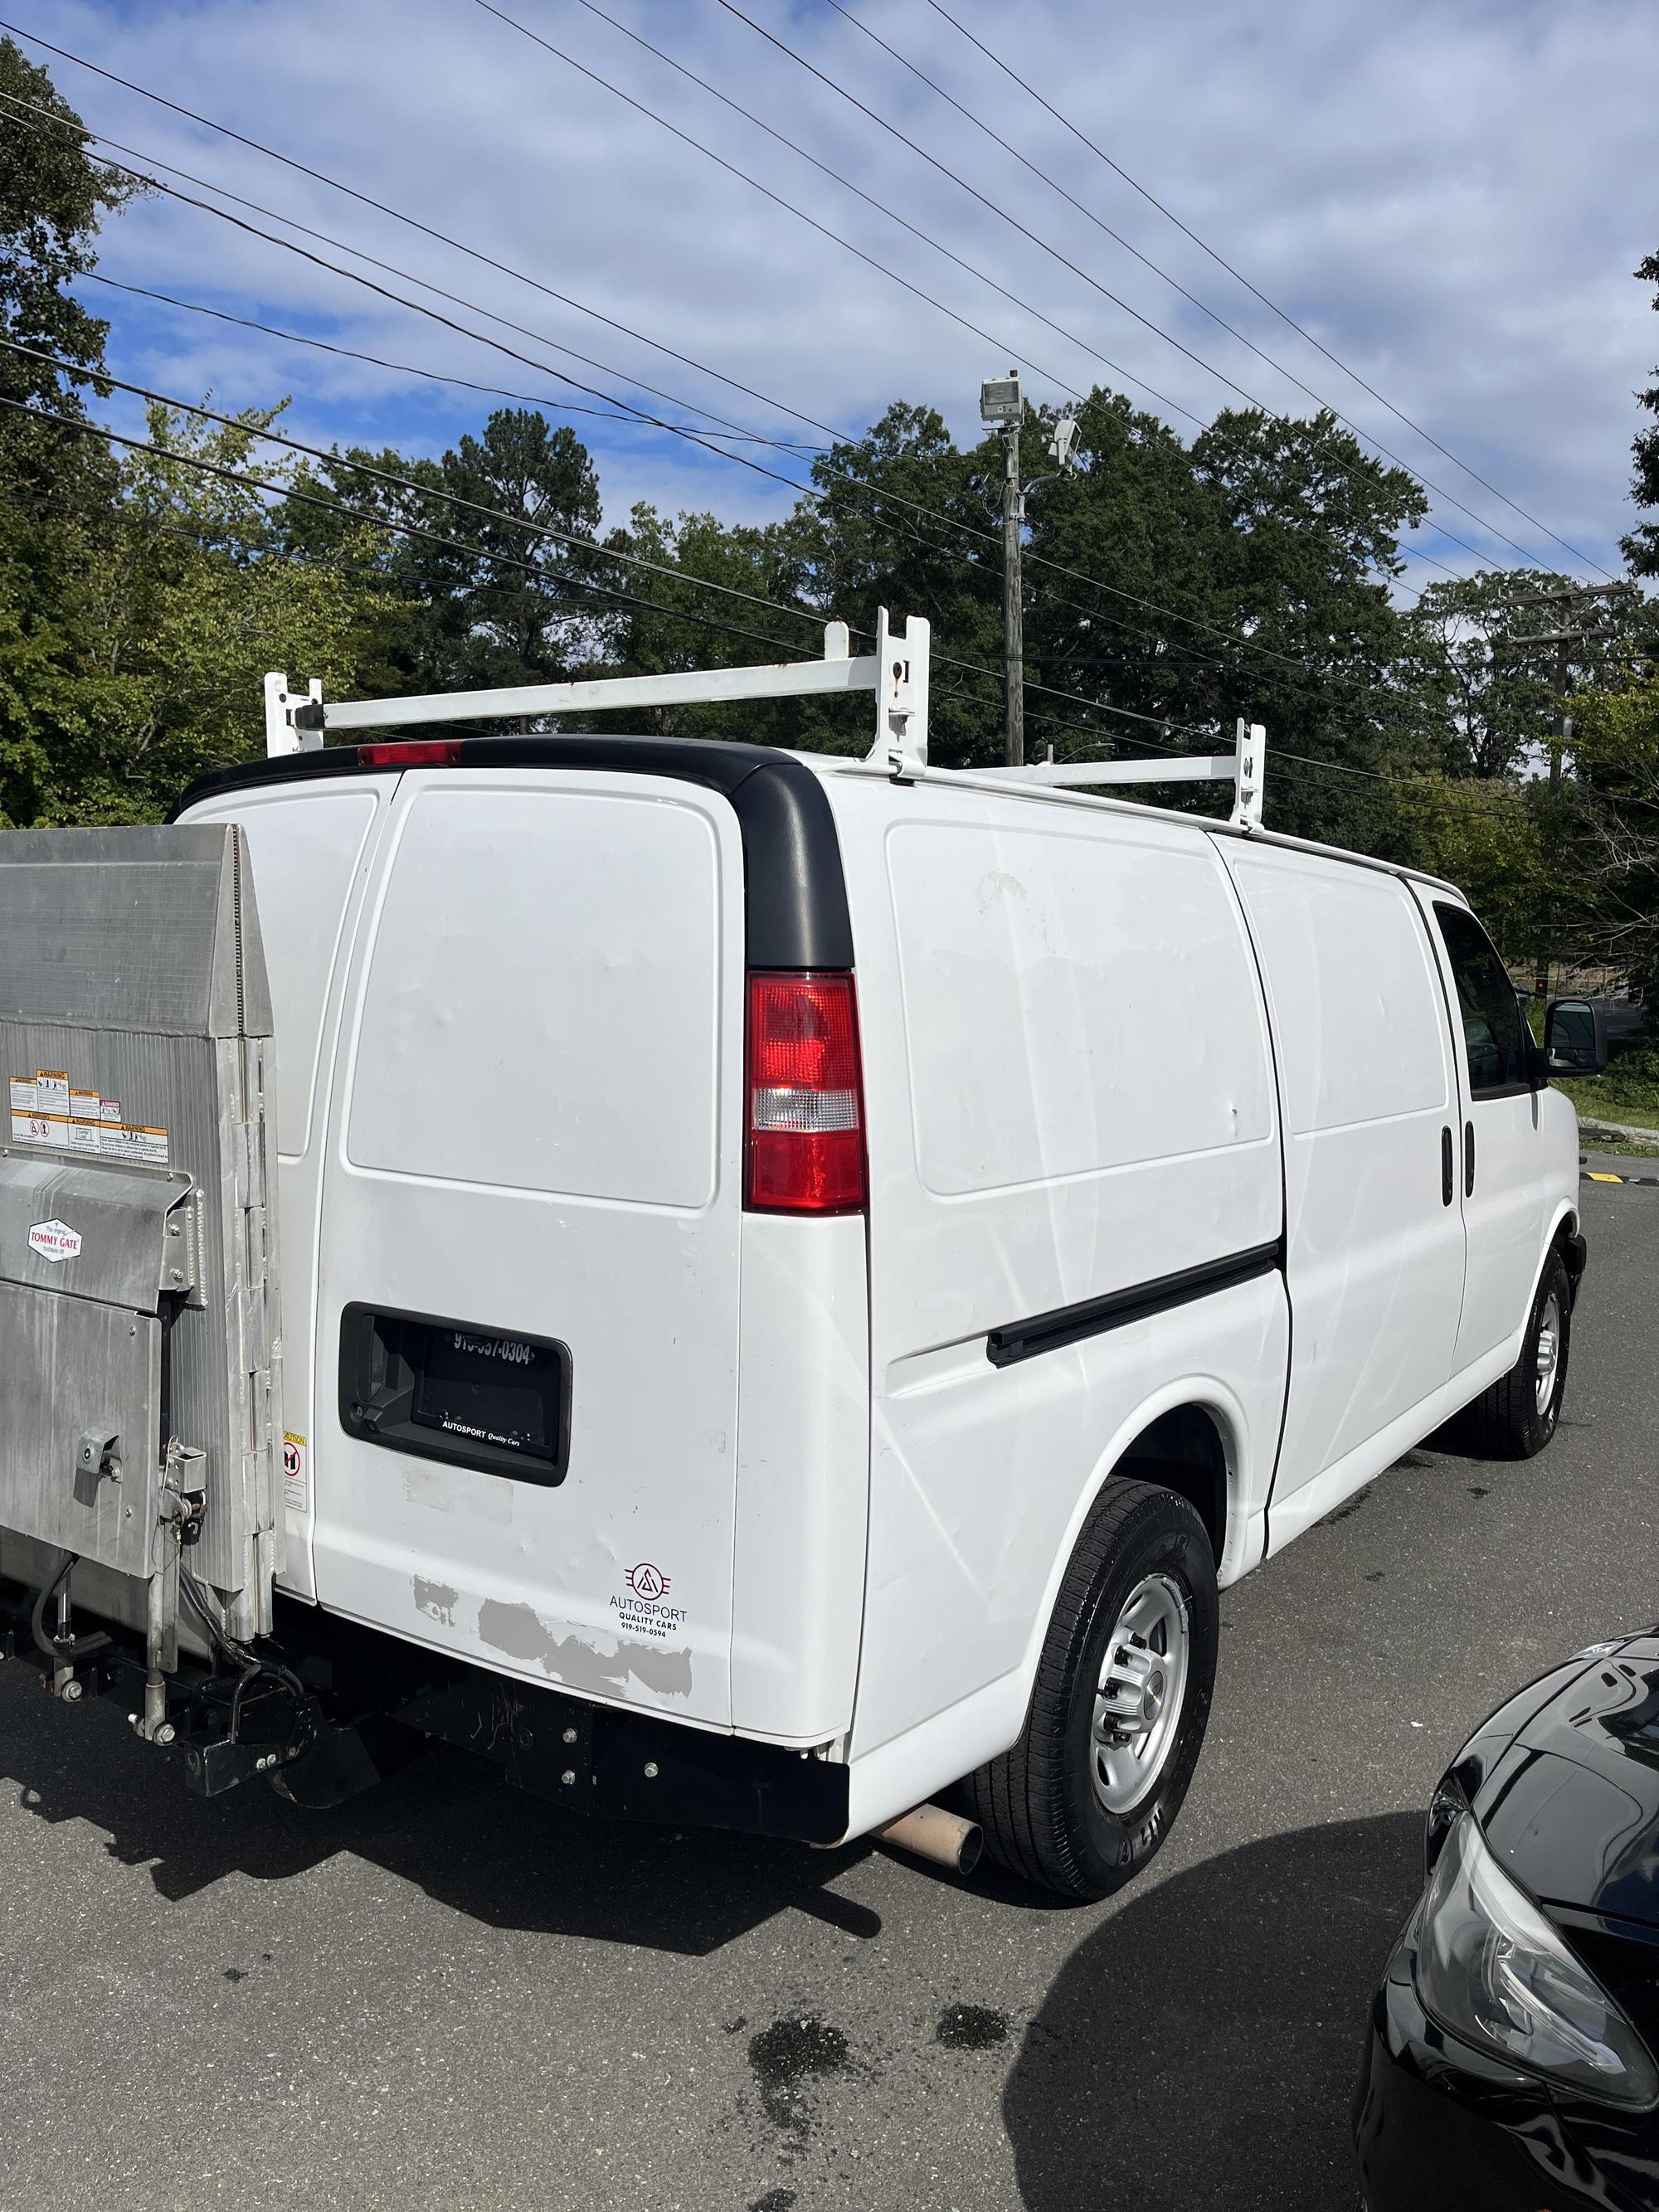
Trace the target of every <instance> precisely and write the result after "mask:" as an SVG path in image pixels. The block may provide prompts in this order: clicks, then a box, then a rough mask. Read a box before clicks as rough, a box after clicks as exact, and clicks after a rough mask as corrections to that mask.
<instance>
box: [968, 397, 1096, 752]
mask: <svg viewBox="0 0 1659 2212" xmlns="http://www.w3.org/2000/svg"><path fill="white" fill-rule="evenodd" d="M1024 416H1025V400H1024V395H1023V394H1022V392H1021V391H1020V388H1019V371H1018V369H1016V368H1011V369H1010V370H1009V372H1008V374H1007V375H1006V376H993V377H987V379H986V380H985V382H984V383H983V384H981V386H980V387H979V419H980V421H981V422H982V423H983V424H984V425H985V427H986V428H987V430H993V429H1000V431H1001V433H1002V756H1003V759H1004V761H1005V763H1006V765H1007V766H1008V767H1009V768H1023V767H1024V765H1025V599H1024V590H1023V588H1022V586H1021V581H1020V532H1021V531H1022V530H1023V529H1024V526H1025V495H1026V493H1027V492H1028V491H1030V489H1032V487H1033V486H1034V485H1036V484H1040V483H1052V482H1053V481H1054V476H1059V475H1063V474H1064V473H1065V471H1066V468H1067V467H1068V465H1070V462H1071V459H1072V448H1073V446H1074V445H1075V444H1076V443H1077V420H1076V417H1075V416H1071V415H1065V416H1061V417H1060V422H1059V423H1058V424H1057V425H1056V427H1055V429H1054V436H1053V437H1052V438H1051V439H1050V440H1049V441H1048V457H1049V459H1051V460H1052V461H1053V462H1054V471H1053V473H1052V474H1051V475H1048V476H1042V477H1032V479H1031V482H1030V483H1028V484H1022V483H1021V482H1020V480H1019V426H1020V424H1021V422H1023V421H1024ZM1048 757H1049V758H1050V759H1051V760H1052V759H1053V757H1054V747H1053V746H1052V745H1050V746H1049V748H1048Z"/></svg>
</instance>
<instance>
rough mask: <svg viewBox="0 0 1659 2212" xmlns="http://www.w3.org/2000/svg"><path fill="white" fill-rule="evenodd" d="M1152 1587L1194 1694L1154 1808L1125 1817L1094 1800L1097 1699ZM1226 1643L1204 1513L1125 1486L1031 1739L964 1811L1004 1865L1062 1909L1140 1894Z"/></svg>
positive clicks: (1146, 1803)
mask: <svg viewBox="0 0 1659 2212" xmlns="http://www.w3.org/2000/svg"><path fill="white" fill-rule="evenodd" d="M1152 1577H1156V1578H1158V1587H1159V1588H1162V1587H1164V1586H1165V1585H1167V1586H1171V1587H1172V1589H1173V1591H1174V1592H1175V1593H1177V1594H1178V1597H1179V1601H1180V1604H1181V1605H1182V1607H1184V1610H1185V1618H1186V1634H1187V1671H1186V1681H1185V1689H1184V1692H1183V1694H1182V1699H1181V1707H1180V1711H1179V1713H1178V1715H1177V1717H1176V1719H1175V1721H1174V1722H1173V1723H1171V1727H1170V1735H1169V1736H1168V1738H1167V1741H1166V1742H1165V1744H1164V1748H1163V1753H1162V1758H1161V1761H1160V1763H1159V1764H1158V1767H1157V1769H1156V1771H1155V1773H1154V1774H1153V1775H1152V1778H1150V1781H1149V1784H1148V1787H1147V1789H1146V1793H1145V1795H1143V1796H1139V1798H1138V1799H1137V1800H1136V1802H1133V1804H1132V1805H1129V1806H1127V1807H1126V1808H1124V1810H1123V1811H1122V1812H1121V1814H1120V1813H1116V1812H1114V1811H1111V1810H1109V1809H1108V1808H1107V1807H1106V1806H1105V1805H1104V1804H1103V1802H1101V1796H1100V1794H1099V1793H1098V1792H1097V1787H1096V1781H1095V1745H1094V1742H1093V1740H1092V1732H1093V1725H1094V1719H1095V1699H1096V1691H1097V1685H1099V1684H1100V1682H1101V1680H1102V1670H1103V1662H1104V1661H1105V1658H1106V1654H1107V1646H1108V1642H1109V1639H1110V1638H1112V1637H1113V1634H1114V1632H1115V1630H1116V1629H1117V1628H1118V1626H1119V1622H1120V1617H1121V1614H1122V1613H1123V1611H1124V1608H1125V1607H1126V1605H1127V1603H1128V1602H1129V1601H1130V1599H1131V1597H1132V1596H1133V1594H1134V1593H1135V1592H1136V1591H1137V1589H1139V1588H1140V1586H1141V1585H1143V1584H1145V1583H1147V1581H1148V1579H1149V1578H1152ZM1219 1642H1220V1607H1219V1603H1218V1598H1217V1594H1216V1583H1215V1560H1214V1558H1213V1556H1212V1553H1211V1550H1210V1543H1209V1539H1208V1537H1207V1536H1206V1534H1205V1533H1204V1524H1203V1522H1201V1521H1200V1519H1199V1517H1198V1515H1197V1513H1196V1511H1195V1510H1194V1508H1193V1507H1192V1506H1191V1505H1190V1504H1188V1502H1187V1500H1186V1499H1185V1498H1181V1497H1178V1496H1177V1495H1176V1492H1174V1491H1170V1490H1164V1489H1160V1488H1158V1486H1156V1485H1154V1484H1152V1483H1146V1482H1131V1481H1127V1480H1124V1479H1122V1478H1121V1477H1115V1478H1114V1479H1113V1480H1110V1481H1109V1482H1108V1483H1107V1484H1106V1486H1105V1487H1104V1489H1103V1491H1102V1492H1101V1494H1100V1497H1099V1498H1098V1499H1097V1502H1096V1504H1095V1508H1094V1510H1093V1511H1092V1513H1091V1515H1090V1516H1089V1519H1088V1521H1087V1522H1085V1525H1084V1529H1083V1534H1081V1535H1080V1536H1079V1539H1078V1542H1077V1549H1076V1550H1075V1551H1074V1552H1073V1554H1072V1559H1071V1563H1070V1565H1068V1566H1067V1568H1066V1574H1065V1577H1064V1579H1063V1581H1062V1582H1061V1583H1060V1595H1059V1597H1058V1599H1057V1600H1056V1601H1055V1604H1054V1618H1053V1620H1051V1621H1050V1622H1049V1624H1048V1637H1047V1638H1046V1640H1045V1642H1044V1644H1043V1646H1042V1658H1041V1659H1040V1660H1039V1661H1038V1662H1037V1673H1036V1686H1035V1687H1034V1688H1033V1690H1032V1692H1031V1705H1030V1711H1029V1712H1028V1713H1027V1715H1026V1719H1025V1726H1024V1730H1023V1731H1022V1733H1021V1735H1020V1737H1019V1740H1018V1742H1017V1743H1016V1744H1014V1746H1013V1747H1012V1749H1011V1750H1008V1751H1006V1752H1004V1753H1002V1755H1001V1757H1000V1758H999V1759H993V1760H992V1761H991V1763H990V1765H988V1766H982V1767H981V1769H980V1770H979V1771H978V1772H977V1773H976V1774H972V1775H969V1778H968V1779H967V1781H966V1782H965V1783H964V1784H963V1787H962V1796H963V1805H964V1809H965V1810H966V1811H967V1812H968V1813H969V1817H970V1818H971V1819H973V1820H977V1821H978V1822H979V1824H980V1826H981V1827H982V1828H983V1830H984V1832H985V1843H986V1848H987V1850H989V1851H990V1853H991V1855H992V1856H993V1857H994V1858H995V1859H997V1860H999V1861H1000V1863H1001V1864H1002V1865H1003V1866H1005V1867H1006V1868H1007V1869H1008V1870H1009V1871H1010V1872H1011V1873H1012V1874H1015V1875H1020V1876H1021V1877H1023V1878H1024V1880H1025V1881H1030V1882H1035V1883H1038V1884H1040V1885H1041V1886H1042V1887H1044V1888H1047V1889H1052V1890H1056V1891H1058V1892H1059V1893H1060V1895H1061V1896H1062V1897H1072V1898H1083V1899H1094V1898H1101V1897H1105V1896H1107V1895H1108V1894H1109V1893H1110V1892H1111V1891H1113V1890H1115V1889H1121V1887H1123V1885H1124V1883H1125V1882H1127V1881H1132V1880H1133V1877H1134V1876H1135V1875H1137V1874H1139V1871H1140V1869H1141V1868H1142V1867H1144V1866H1145V1865H1146V1863H1147V1861H1148V1860H1149V1859H1150V1858H1151V1857H1152V1855H1153V1853H1154V1852H1155V1851H1156V1850H1158V1845H1159V1844H1161V1843H1162V1842H1163V1841H1164V1837H1165V1836H1166V1835H1168V1833H1169V1832H1170V1827H1171V1826H1173V1824H1174V1821H1175V1817H1176V1814H1177V1813H1178V1812H1179V1811H1180V1809H1181V1804H1182V1799H1183V1798H1184V1797H1185V1796H1186V1795H1187V1785H1188V1783H1189V1782H1190V1781H1191V1780H1192V1777H1193V1769H1194V1766H1195V1765H1197V1763H1198V1754H1199V1751H1200V1747H1201V1746H1202V1744H1203V1741H1204V1730H1205V1728H1206V1725H1207V1723H1208V1721H1209V1717H1210V1698H1211V1693H1212V1690H1213V1688H1214V1685H1215V1666H1216V1655H1217V1650H1218V1644H1219ZM1153 1679H1156V1677H1154V1678H1153Z"/></svg>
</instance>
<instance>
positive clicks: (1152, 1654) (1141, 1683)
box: [1090, 1575, 1192, 1819]
mask: <svg viewBox="0 0 1659 2212" xmlns="http://www.w3.org/2000/svg"><path fill="white" fill-rule="evenodd" d="M1191 1646H1192V1638H1191V1632H1190V1629H1189V1626H1188V1617H1187V1601H1186V1599H1185V1597H1184V1596H1183V1595H1182V1592H1181V1589H1180V1588H1179V1587H1178V1585H1177V1584H1176V1583H1173V1582H1171V1581H1170V1577H1168V1576H1167V1575H1148V1576H1147V1577H1146V1579H1145V1580H1144V1581H1142V1582H1139V1583H1136V1584H1135V1587H1134V1588H1133V1590H1131V1591H1130V1593H1129V1597H1128V1601H1127V1603H1126V1605H1125V1606H1124V1607H1123V1610H1122V1612H1121V1613H1119V1615H1118V1617H1117V1625H1116V1626H1115V1628H1114V1629H1113V1631H1112V1634H1111V1640H1110V1641H1109V1644H1107V1646H1106V1654H1105V1656H1104V1658H1103V1660H1102V1662H1101V1667H1100V1683H1099V1686H1098V1687H1097V1690H1096V1692H1095V1710H1094V1721H1093V1727H1092V1731H1091V1738H1090V1750H1091V1754H1092V1756H1091V1763H1090V1779H1091V1782H1092V1783H1093V1785H1094V1792H1095V1798H1096V1802H1097V1803H1098V1804H1099V1805H1100V1807H1101V1808H1102V1809H1103V1811H1105V1812H1108V1813H1111V1814H1115V1815H1116V1816H1117V1817H1118V1818H1119V1819H1121V1817H1122V1816H1123V1815H1124V1814H1126V1813H1129V1812H1132V1811H1133V1808H1135V1806H1137V1805H1138V1804H1139V1802H1141V1800H1142V1799H1143V1798H1144V1797H1146V1796H1147V1795H1148V1793H1149V1792H1150V1791H1151V1790H1152V1785H1153V1784H1154V1783H1156V1781H1157V1780H1158V1776H1159V1774H1160V1773H1161V1772H1162V1771H1163V1767H1164V1760H1165V1759H1167V1758H1168V1757H1169V1755H1170V1746H1171V1745H1172V1744H1173V1743H1174V1741H1175V1739H1176V1731H1177V1730H1178V1729H1179V1728H1180V1725H1181V1709H1182V1705H1183V1704H1184V1703H1185V1702H1186V1696H1187V1676H1188V1662H1189V1656H1190V1652H1191Z"/></svg>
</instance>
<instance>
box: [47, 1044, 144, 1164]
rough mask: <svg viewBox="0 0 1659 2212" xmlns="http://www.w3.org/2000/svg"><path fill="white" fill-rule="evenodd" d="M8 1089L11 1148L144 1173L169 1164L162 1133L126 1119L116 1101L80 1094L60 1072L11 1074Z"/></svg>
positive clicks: (64, 1070) (57, 1069)
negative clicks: (134, 1167) (71, 1155)
mask: <svg viewBox="0 0 1659 2212" xmlns="http://www.w3.org/2000/svg"><path fill="white" fill-rule="evenodd" d="M7 1089H8V1093H9V1106H10V1109H11V1140H12V1142H13V1144H14V1145H46V1146H50V1147H51V1148H52V1149H53V1150H54V1151H57V1152H82V1153H86V1154H88V1156H90V1157H92V1158H97V1159H105V1160H125V1161H127V1162H129V1163H137V1164H138V1165H139V1166H141V1167H147V1168H164V1167H167V1166H168V1165H169V1164H170V1154H169V1151H168V1146H167V1131H166V1130H165V1129H163V1128H160V1127H154V1126H151V1125H149V1124H147V1123H145V1122H142V1121H127V1120H125V1117H124V1116H123V1115H122V1112H121V1102H120V1100H119V1099H118V1098H105V1097H101V1096H100V1093H99V1092H97V1091H83V1090H81V1089H79V1088H78V1087H77V1086H76V1085H74V1084H72V1083H71V1082H70V1078H69V1073H68V1071H67V1070H66V1069H64V1068H55V1067H37V1068H36V1069H35V1071H34V1073H33V1075H14V1076H13V1077H12V1078H11V1079H10V1080H9V1084H8V1085H7Z"/></svg>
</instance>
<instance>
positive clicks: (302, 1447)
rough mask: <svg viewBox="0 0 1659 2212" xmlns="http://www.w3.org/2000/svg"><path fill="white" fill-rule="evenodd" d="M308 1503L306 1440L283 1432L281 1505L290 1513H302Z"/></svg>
mask: <svg viewBox="0 0 1659 2212" xmlns="http://www.w3.org/2000/svg"><path fill="white" fill-rule="evenodd" d="M309 1502H310V1499H309V1493H308V1491H307V1483H306V1440H305V1438H304V1437H296V1436H295V1435H294V1434H293V1433H292V1431H289V1430H286V1429H285V1430H284V1431H283V1504H285V1505H286V1506H287V1508H288V1510H289V1512H290V1513H303V1512H304V1511H305V1510H306V1509H307V1505H308V1504H309Z"/></svg>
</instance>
